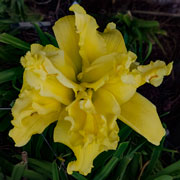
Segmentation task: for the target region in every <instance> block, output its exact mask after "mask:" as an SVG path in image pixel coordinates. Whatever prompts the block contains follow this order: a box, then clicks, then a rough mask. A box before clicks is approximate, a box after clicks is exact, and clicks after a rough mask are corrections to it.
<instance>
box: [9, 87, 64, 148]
mask: <svg viewBox="0 0 180 180" xmlns="http://www.w3.org/2000/svg"><path fill="white" fill-rule="evenodd" d="M27 97H28V98H27ZM60 110H61V104H60V103H59V102H57V101H56V100H54V99H52V98H47V97H42V96H40V95H39V94H38V92H37V91H34V90H32V91H29V90H25V91H23V92H21V94H20V96H19V98H18V99H17V100H16V102H15V105H14V106H13V109H12V114H13V116H14V119H13V120H12V121H11V123H12V124H13V125H14V128H13V129H11V130H10V132H9V136H10V137H12V138H13V140H14V141H15V143H16V144H15V145H16V146H23V145H25V144H26V143H27V142H28V141H29V140H30V138H31V136H32V135H33V134H37V133H38V134H40V133H42V132H43V130H44V129H45V128H46V127H47V126H48V125H49V124H51V123H52V122H54V121H56V120H57V118H58V115H59V111H60Z"/></svg>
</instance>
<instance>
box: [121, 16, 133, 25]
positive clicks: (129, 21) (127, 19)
mask: <svg viewBox="0 0 180 180" xmlns="http://www.w3.org/2000/svg"><path fill="white" fill-rule="evenodd" d="M123 21H124V22H125V23H126V25H127V26H128V27H130V26H131V17H130V16H129V14H125V15H124V16H123Z"/></svg>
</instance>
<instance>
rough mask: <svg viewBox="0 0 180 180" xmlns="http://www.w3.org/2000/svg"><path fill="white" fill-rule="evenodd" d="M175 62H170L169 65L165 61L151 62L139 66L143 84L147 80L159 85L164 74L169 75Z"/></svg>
mask: <svg viewBox="0 0 180 180" xmlns="http://www.w3.org/2000/svg"><path fill="white" fill-rule="evenodd" d="M172 65H173V63H172V62H171V63H169V64H168V65H167V66H166V64H165V62H163V61H159V60H157V61H155V62H152V61H151V62H150V64H148V65H141V66H138V67H137V70H138V71H139V72H141V75H142V82H141V85H143V84H144V83H145V82H148V83H150V84H152V85H153V86H155V87H157V86H159V85H160V84H161V83H162V81H163V78H164V76H168V75H169V74H170V73H171V71H172Z"/></svg>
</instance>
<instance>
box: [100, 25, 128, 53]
mask: <svg viewBox="0 0 180 180" xmlns="http://www.w3.org/2000/svg"><path fill="white" fill-rule="evenodd" d="M102 37H103V38H104V40H105V42H106V47H107V53H108V54H110V53H112V52H119V53H126V52H127V50H126V46H125V43H124V39H123V36H122V34H121V32H120V31H118V30H117V29H116V24H114V23H109V24H108V25H107V26H106V29H105V30H104V33H102Z"/></svg>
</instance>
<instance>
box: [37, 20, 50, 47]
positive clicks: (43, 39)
mask: <svg viewBox="0 0 180 180" xmlns="http://www.w3.org/2000/svg"><path fill="white" fill-rule="evenodd" d="M34 27H35V29H36V31H37V33H38V35H39V38H40V41H41V44H42V45H43V46H45V45H47V44H51V43H50V41H49V40H48V38H47V37H46V35H45V34H44V32H43V31H42V30H41V28H40V27H39V26H38V25H37V24H36V23H34Z"/></svg>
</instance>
